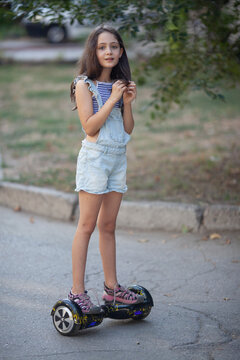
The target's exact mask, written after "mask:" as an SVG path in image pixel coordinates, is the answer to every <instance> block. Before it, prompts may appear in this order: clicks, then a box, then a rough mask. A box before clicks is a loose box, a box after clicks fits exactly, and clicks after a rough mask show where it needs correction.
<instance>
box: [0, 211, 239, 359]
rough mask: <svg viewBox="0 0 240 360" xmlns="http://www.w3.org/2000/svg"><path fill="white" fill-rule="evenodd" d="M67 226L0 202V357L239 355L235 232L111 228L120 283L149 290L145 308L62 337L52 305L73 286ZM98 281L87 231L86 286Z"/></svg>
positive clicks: (95, 252)
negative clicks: (140, 316)
mask: <svg viewBox="0 0 240 360" xmlns="http://www.w3.org/2000/svg"><path fill="white" fill-rule="evenodd" d="M74 232H75V224H74V225H73V224H70V223H64V222H57V221H53V220H48V219H45V218H41V217H36V216H32V215H31V214H26V213H22V212H14V211H13V210H11V209H8V208H4V207H0V264H1V307H0V309H1V310H0V311H1V329H0V333H1V344H0V346H1V347H0V348H1V350H0V358H1V359H2V360H6V359H8V360H11V359H14V360H17V359H19V360H20V359H21V360H23V359H49V360H54V359H59V360H61V359H64V360H72V359H74V360H75V359H87V360H91V359H99V357H102V358H113V359H115V360H118V359H131V360H134V359H140V358H141V359H151V360H152V359H153V360H155V359H160V360H175V359H176V360H183V359H187V360H188V359H189V360H190V359H191V360H201V359H204V360H205V359H206V360H223V359H226V360H239V358H240V321H239V320H240V234H239V233H236V232H235V233H221V234H220V235H221V238H216V237H215V238H214V239H210V238H209V237H208V238H207V237H205V235H203V234H194V235H193V234H175V233H163V232H152V233H143V232H123V231H119V232H118V235H117V239H118V240H117V250H118V274H119V281H120V282H121V283H122V284H123V285H129V284H133V283H138V284H141V285H143V286H145V287H146V288H148V289H149V290H150V292H151V294H152V296H153V299H154V302H155V306H154V307H153V309H152V312H151V314H150V315H149V316H148V318H147V319H145V320H143V321H140V322H134V321H132V320H125V321H121V320H120V321H117V320H110V319H105V320H104V321H103V323H102V324H101V325H100V326H98V327H95V328H92V329H88V330H83V331H82V332H80V334H79V335H78V336H75V337H63V336H61V335H60V334H59V333H57V331H56V330H55V329H54V327H53V324H52V319H51V316H50V311H51V307H52V306H53V304H54V303H55V302H56V300H58V299H61V298H65V297H66V295H67V293H68V291H69V288H70V286H71V243H72V238H73V235H74ZM208 235H209V234H208ZM213 237H214V236H213ZM102 284H103V272H102V268H101V262H100V256H99V253H98V243H97V233H95V234H94V236H93V238H92V241H91V243H90V248H89V256H88V264H87V287H88V288H91V287H94V288H96V290H97V291H98V293H99V296H100V295H101V292H102Z"/></svg>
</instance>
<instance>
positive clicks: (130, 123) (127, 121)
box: [123, 81, 137, 134]
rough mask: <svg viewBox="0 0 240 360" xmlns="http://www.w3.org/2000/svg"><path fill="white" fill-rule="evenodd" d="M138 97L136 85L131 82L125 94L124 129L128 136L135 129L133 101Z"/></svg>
mask: <svg viewBox="0 0 240 360" xmlns="http://www.w3.org/2000/svg"><path fill="white" fill-rule="evenodd" d="M136 96H137V89H136V84H135V83H134V82H133V81H130V83H129V85H128V86H127V89H126V90H125V91H124V93H123V104H124V108H123V123H124V129H125V131H126V132H127V133H128V134H131V133H132V131H133V128H134V119H133V114H132V101H133V100H134V99H135V98H136Z"/></svg>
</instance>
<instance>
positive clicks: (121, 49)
mask: <svg viewBox="0 0 240 360" xmlns="http://www.w3.org/2000/svg"><path fill="white" fill-rule="evenodd" d="M122 54H123V48H120V55H119V59H120V57H121V56H122Z"/></svg>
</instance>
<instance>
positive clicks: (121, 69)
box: [70, 25, 131, 110]
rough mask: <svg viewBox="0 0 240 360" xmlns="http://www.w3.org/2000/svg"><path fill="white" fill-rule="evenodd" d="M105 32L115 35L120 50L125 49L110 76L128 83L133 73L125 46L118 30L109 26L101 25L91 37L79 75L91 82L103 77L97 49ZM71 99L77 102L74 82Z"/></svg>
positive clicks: (87, 43)
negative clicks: (99, 39) (99, 40)
mask: <svg viewBox="0 0 240 360" xmlns="http://www.w3.org/2000/svg"><path fill="white" fill-rule="evenodd" d="M105 31H108V32H110V33H111V34H113V35H114V36H115V38H116V39H117V41H118V42H119V45H120V48H122V49H123V53H122V56H121V57H120V59H119V61H118V64H117V65H116V66H114V68H113V69H112V72H111V75H110V76H111V79H112V80H113V81H114V80H119V79H121V80H125V81H126V82H128V81H130V80H131V71H130V66H129V62H128V57H127V53H126V50H125V47H124V44H123V40H122V38H121V36H120V34H119V33H118V32H117V30H115V29H114V28H113V27H111V26H109V25H100V26H98V27H97V28H95V29H94V30H93V31H92V32H91V34H90V35H89V37H88V39H87V41H86V45H85V49H84V53H83V56H82V58H81V59H80V60H79V62H78V65H79V70H78V75H85V76H87V77H88V78H89V79H91V80H96V79H97V78H98V77H99V76H100V75H101V72H102V66H101V65H100V64H99V61H98V58H97V54H96V49H97V42H98V36H99V35H100V34H101V33H103V32H105ZM70 97H71V100H72V102H75V101H76V99H75V84H74V81H73V82H72V83H71V91H70ZM75 109H76V106H75V108H73V110H75Z"/></svg>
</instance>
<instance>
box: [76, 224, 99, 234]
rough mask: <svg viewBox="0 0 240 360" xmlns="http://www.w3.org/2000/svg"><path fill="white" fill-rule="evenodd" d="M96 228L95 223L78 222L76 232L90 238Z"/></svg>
mask: <svg viewBox="0 0 240 360" xmlns="http://www.w3.org/2000/svg"><path fill="white" fill-rule="evenodd" d="M95 226H96V222H94V223H93V222H88V221H86V222H79V224H78V228H77V231H78V232H80V233H82V234H84V235H88V236H91V235H92V233H93V231H94V229H95Z"/></svg>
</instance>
